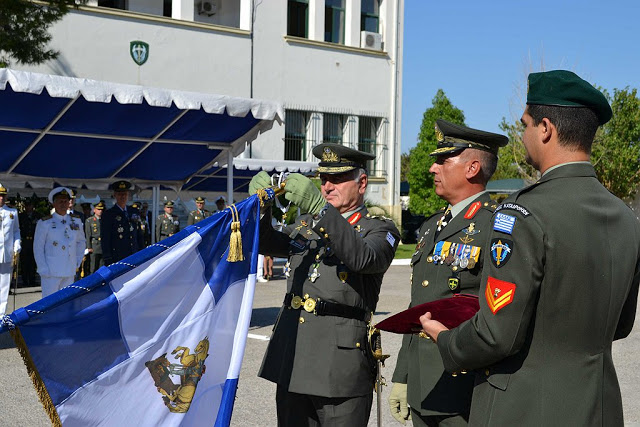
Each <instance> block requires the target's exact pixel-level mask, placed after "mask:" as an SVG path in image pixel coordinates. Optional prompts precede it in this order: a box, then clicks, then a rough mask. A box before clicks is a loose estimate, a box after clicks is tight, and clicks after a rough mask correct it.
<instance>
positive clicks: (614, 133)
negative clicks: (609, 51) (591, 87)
mask: <svg viewBox="0 0 640 427" xmlns="http://www.w3.org/2000/svg"><path fill="white" fill-rule="evenodd" d="M605 96H606V97H607V99H608V100H609V103H610V104H611V109H612V110H613V118H612V119H611V120H610V121H609V122H608V123H606V124H605V125H604V126H601V127H600V128H599V129H598V132H597V133H596V137H595V141H594V144H593V147H592V153H591V162H592V163H593V165H594V167H595V169H596V174H597V175H598V179H599V180H600V182H602V184H603V185H604V186H605V187H607V189H608V190H609V191H611V192H612V193H613V194H615V195H616V196H618V197H620V198H621V199H628V198H632V197H634V196H635V194H636V191H637V189H638V186H639V185H640V99H639V98H638V91H637V89H635V88H634V89H629V87H628V86H627V87H626V88H624V89H622V90H619V89H614V90H613V97H611V96H610V95H609V94H608V93H607V92H605Z"/></svg>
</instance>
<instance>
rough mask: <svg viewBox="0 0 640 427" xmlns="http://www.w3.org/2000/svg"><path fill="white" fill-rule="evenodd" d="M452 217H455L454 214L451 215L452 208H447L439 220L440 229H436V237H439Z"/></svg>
mask: <svg viewBox="0 0 640 427" xmlns="http://www.w3.org/2000/svg"><path fill="white" fill-rule="evenodd" d="M451 218H453V215H451V209H449V208H447V210H446V211H445V213H444V214H443V215H442V217H440V220H439V221H438V229H437V230H436V234H435V237H438V234H440V232H441V231H442V229H443V228H445V227H446V226H447V224H448V223H449V221H451Z"/></svg>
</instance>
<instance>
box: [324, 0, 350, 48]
mask: <svg viewBox="0 0 640 427" xmlns="http://www.w3.org/2000/svg"><path fill="white" fill-rule="evenodd" d="M344 21H345V18H344V0H326V1H325V4H324V41H326V42H332V43H341V44H344Z"/></svg>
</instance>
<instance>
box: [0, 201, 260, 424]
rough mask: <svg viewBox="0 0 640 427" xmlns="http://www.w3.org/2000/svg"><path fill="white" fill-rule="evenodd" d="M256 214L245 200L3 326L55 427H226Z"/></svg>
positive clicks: (245, 321)
mask: <svg viewBox="0 0 640 427" xmlns="http://www.w3.org/2000/svg"><path fill="white" fill-rule="evenodd" d="M259 211H260V200H259V199H258V198H257V197H256V196H252V197H250V198H248V199H246V200H244V201H242V202H239V203H238V204H237V205H232V206H231V207H230V208H227V209H226V210H224V211H223V212H221V213H219V214H216V215H213V216H211V217H209V218H207V219H205V220H203V221H201V222H199V223H198V224H196V225H192V226H189V227H187V228H186V229H184V230H183V231H181V232H179V233H178V234H176V235H174V236H172V237H169V238H167V239H165V240H163V241H161V242H159V243H157V244H155V245H152V246H150V247H148V248H147V249H144V250H142V251H140V252H138V253H136V254H134V255H132V256H130V257H128V258H126V259H125V260H123V261H120V262H117V263H115V264H112V265H110V266H108V267H102V268H100V269H99V270H98V271H97V272H96V273H94V274H92V275H91V276H89V277H86V278H84V279H82V280H80V281H78V282H76V283H74V284H72V285H70V286H68V287H66V288H64V289H62V290H60V291H58V292H56V293H55V294H53V295H51V296H49V297H47V298H44V299H42V300H40V301H38V302H36V303H34V304H31V305H29V306H27V307H24V308H20V309H18V310H16V311H15V312H13V313H12V314H11V315H9V316H5V317H4V318H3V319H2V323H1V325H0V332H3V331H5V330H7V329H8V330H10V332H11V335H12V336H13V338H14V340H15V342H16V345H17V347H18V350H19V351H20V353H21V355H22V357H23V359H24V361H25V364H26V365H27V370H28V371H29V375H30V376H31V378H32V380H33V382H34V385H35V387H36V390H37V392H38V394H39V397H40V399H41V401H42V403H43V405H44V407H45V409H46V411H47V413H48V414H49V416H50V418H51V421H52V424H53V425H58V426H59V425H62V424H64V425H65V427H66V426H87V425H113V426H123V425H137V426H157V425H163V426H178V425H197V426H201V425H211V424H214V422H215V425H216V426H226V425H229V422H230V420H231V412H232V409H233V401H234V398H235V394H236V388H237V382H238V374H239V371H240V365H241V362H242V356H243V353H244V346H245V342H246V337H247V331H248V327H249V321H250V318H251V307H252V302H253V292H254V288H255V281H256V264H257V259H258V221H259Z"/></svg>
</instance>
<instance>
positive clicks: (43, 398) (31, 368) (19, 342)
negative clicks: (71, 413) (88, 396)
mask: <svg viewBox="0 0 640 427" xmlns="http://www.w3.org/2000/svg"><path fill="white" fill-rule="evenodd" d="M9 333H10V334H11V338H13V342H14V343H16V347H17V348H18V352H19V353H20V356H22V360H23V362H24V364H25V366H26V367H27V373H28V374H29V378H31V382H33V387H35V389H36V393H37V394H38V397H39V398H40V402H41V403H42V406H44V410H45V412H46V413H47V415H49V419H50V420H51V425H52V426H53V427H62V422H60V417H59V416H58V411H56V407H55V405H54V404H53V401H52V400H51V396H49V392H48V391H47V388H46V387H45V385H44V382H43V381H42V378H41V377H40V374H39V373H38V369H37V368H36V365H35V364H34V363H33V359H32V358H31V353H29V349H28V348H27V343H25V342H24V338H23V337H22V334H21V333H20V329H19V328H17V327H16V328H15V329H10V330H9Z"/></svg>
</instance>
